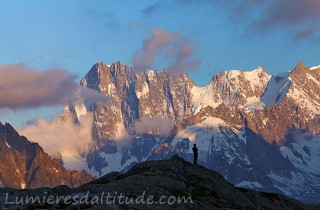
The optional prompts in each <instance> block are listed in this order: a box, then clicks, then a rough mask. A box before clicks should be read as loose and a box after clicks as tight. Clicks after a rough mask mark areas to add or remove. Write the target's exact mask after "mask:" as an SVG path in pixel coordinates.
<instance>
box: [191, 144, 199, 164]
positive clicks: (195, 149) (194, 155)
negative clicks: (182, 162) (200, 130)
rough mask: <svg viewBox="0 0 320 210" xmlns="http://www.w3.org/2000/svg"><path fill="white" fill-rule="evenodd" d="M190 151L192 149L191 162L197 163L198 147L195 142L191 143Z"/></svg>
mask: <svg viewBox="0 0 320 210" xmlns="http://www.w3.org/2000/svg"><path fill="white" fill-rule="evenodd" d="M192 151H193V164H197V160H198V148H197V145H196V144H194V145H193V147H192Z"/></svg>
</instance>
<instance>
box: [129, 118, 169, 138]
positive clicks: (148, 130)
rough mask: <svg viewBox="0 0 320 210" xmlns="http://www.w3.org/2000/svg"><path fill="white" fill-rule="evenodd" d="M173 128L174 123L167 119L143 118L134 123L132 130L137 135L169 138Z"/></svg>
mask: <svg viewBox="0 0 320 210" xmlns="http://www.w3.org/2000/svg"><path fill="white" fill-rule="evenodd" d="M172 127H173V121H172V119H170V118H167V117H166V118H165V117H158V116H155V117H141V118H140V119H139V120H137V121H135V122H134V123H133V126H132V127H131V129H132V130H133V131H134V132H135V134H155V135H160V136H169V134H170V132H171V129H172Z"/></svg>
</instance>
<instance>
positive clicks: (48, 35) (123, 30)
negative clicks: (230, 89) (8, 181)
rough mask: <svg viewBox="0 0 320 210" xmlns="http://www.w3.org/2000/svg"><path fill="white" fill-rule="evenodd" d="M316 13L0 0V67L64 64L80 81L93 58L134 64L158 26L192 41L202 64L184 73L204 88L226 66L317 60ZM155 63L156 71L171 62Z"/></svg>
mask: <svg viewBox="0 0 320 210" xmlns="http://www.w3.org/2000/svg"><path fill="white" fill-rule="evenodd" d="M294 5H296V6H294ZM319 14H320V4H319V1H318V0H306V1H300V0H283V1H277V0H265V1H264V0H255V1H253V0H243V1H240V0H239V1H232V0H224V1H222V0H211V1H210V0H198V1H193V0H186V1H182V0H177V1H165V0H162V1H157V0H154V1H152V0H145V1H143V0H140V1H139V0H137V1H130V0H127V1H124V0H120V1H107V0H100V1H97V0H90V1H83V0H68V1H65V0H51V1H49V0H28V1H25V0H20V1H19V0H2V1H1V3H0V64H17V63H21V62H23V63H25V64H26V65H27V66H29V67H30V68H32V69H37V70H39V71H41V70H46V69H50V68H62V69H66V70H67V71H69V72H71V73H72V74H76V75H77V77H76V80H77V82H78V81H79V80H80V79H81V78H82V77H83V76H84V75H85V74H86V73H87V72H88V71H89V69H90V68H91V66H92V65H93V64H94V63H95V62H97V61H103V62H105V63H112V62H113V61H118V60H119V61H122V62H123V63H125V64H128V65H132V64H133V61H132V55H133V54H134V53H135V52H136V51H137V50H139V49H141V48H142V46H143V40H145V39H147V38H148V37H150V35H151V33H152V30H154V29H161V30H165V31H168V32H172V33H176V32H177V33H179V34H181V35H182V36H183V37H186V38H187V39H188V40H190V41H192V43H194V55H193V57H194V59H197V60H198V61H200V62H201V63H200V65H198V66H197V67H196V69H194V70H192V71H190V72H189V75H190V76H191V78H192V79H193V80H194V81H195V83H196V84H197V85H206V84H207V83H208V82H209V81H210V78H211V76H212V74H214V73H218V72H221V71H223V70H228V69H243V70H252V69H254V68H256V67H257V66H258V65H262V66H263V67H265V68H266V70H267V71H268V72H269V73H271V74H275V73H277V72H283V71H290V70H291V69H293V68H294V66H295V65H296V64H297V63H298V62H300V61H304V62H305V64H306V65H307V66H309V67H310V66H315V65H319V64H320V30H319V24H318V22H320V15H319ZM156 61H157V62H156V68H158V69H162V68H163V67H165V66H166V65H168V64H167V63H166V62H163V61H162V60H161V59H160V58H159V59H157V60H156ZM60 110H61V106H58V107H57V106H45V107H40V108H37V109H33V108H28V109H23V110H14V111H12V110H2V111H1V112H0V121H2V122H3V121H7V122H10V123H13V124H18V125H19V124H23V123H24V122H25V121H27V120H30V119H32V118H35V117H40V116H44V117H50V116H51V117H52V116H54V115H55V114H56V113H58V112H59V111H60Z"/></svg>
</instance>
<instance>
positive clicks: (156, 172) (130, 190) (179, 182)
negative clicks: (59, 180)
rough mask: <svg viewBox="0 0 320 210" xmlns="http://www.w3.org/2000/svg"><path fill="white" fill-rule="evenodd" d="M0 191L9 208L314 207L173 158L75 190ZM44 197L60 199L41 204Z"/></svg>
mask: <svg viewBox="0 0 320 210" xmlns="http://www.w3.org/2000/svg"><path fill="white" fill-rule="evenodd" d="M0 192H1V196H0V206H1V207H2V208H3V207H7V208H8V209H18V208H19V209H24V208H26V209H44V208H45V209H118V210H121V209H210V210H215V209H284V210H285V209H288V210H289V209H305V210H308V209H310V210H311V209H319V206H311V205H306V204H302V203H300V202H299V201H297V200H294V199H291V198H288V197H286V196H283V195H280V194H275V193H265V192H258V191H253V190H249V189H244V188H238V187H234V186H233V185H232V184H230V183H229V182H227V181H226V180H225V179H224V178H223V177H222V176H221V175H220V174H219V173H217V172H215V171H211V170H209V169H207V168H205V167H203V166H199V165H193V164H191V163H190V162H187V161H185V160H184V159H182V158H181V157H178V156H174V157H172V158H171V159H169V160H157V161H146V162H143V163H139V164H137V165H135V166H134V167H133V168H131V169H130V170H129V171H128V172H126V173H119V172H112V173H109V174H107V175H105V176H103V177H101V178H99V179H97V180H94V181H92V182H90V183H87V184H85V185H82V186H80V187H78V188H75V189H71V188H68V187H66V186H59V187H56V188H53V189H48V188H45V189H43V188H42V189H37V190H27V191H14V190H8V189H2V190H0ZM88 192H89V193H88ZM6 193H9V194H6ZM108 193H109V194H108ZM3 195H6V196H7V197H5V196H3ZM39 195H41V196H42V195H46V196H47V197H46V199H43V200H44V201H43V200H40V201H39V202H34V203H29V204H25V203H22V202H20V203H18V204H14V201H15V199H16V198H17V197H18V198H19V201H21V200H22V201H23V200H25V199H26V197H30V196H33V197H36V196H39ZM103 195H104V196H103ZM49 196H52V197H53V198H56V197H62V199H60V200H59V202H52V200H55V199H51V202H49V200H48V202H46V201H47V198H49ZM107 196H109V197H108V200H107ZM67 197H69V199H68V200H67V202H66V201H65V199H64V198H67ZM101 198H102V199H101ZM150 198H151V199H150ZM81 200H82V202H80V201H81ZM5 202H7V203H11V204H7V205H5Z"/></svg>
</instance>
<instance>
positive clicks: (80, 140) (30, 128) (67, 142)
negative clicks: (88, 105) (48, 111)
mask: <svg viewBox="0 0 320 210" xmlns="http://www.w3.org/2000/svg"><path fill="white" fill-rule="evenodd" d="M93 119H94V118H93V113H87V114H85V115H83V116H81V117H80V118H79V121H80V123H79V124H74V122H73V121H72V120H62V119H60V118H59V117H57V118H54V119H53V120H51V121H47V120H45V119H43V118H39V119H36V120H33V121H30V122H29V124H28V125H27V126H24V127H17V128H16V129H17V131H18V132H19V134H20V135H24V136H26V137H27V138H28V139H29V140H30V141H34V142H37V143H39V144H40V146H41V147H42V148H43V149H44V151H45V152H47V153H48V154H49V155H51V156H54V157H57V158H59V156H60V158H62V159H63V161H64V162H65V164H67V165H71V163H68V162H66V161H68V160H70V157H79V156H80V154H81V153H85V152H88V151H89V150H90V149H91V148H92V146H93V144H94V140H93V136H92V129H93ZM71 159H72V158H71Z"/></svg>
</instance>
